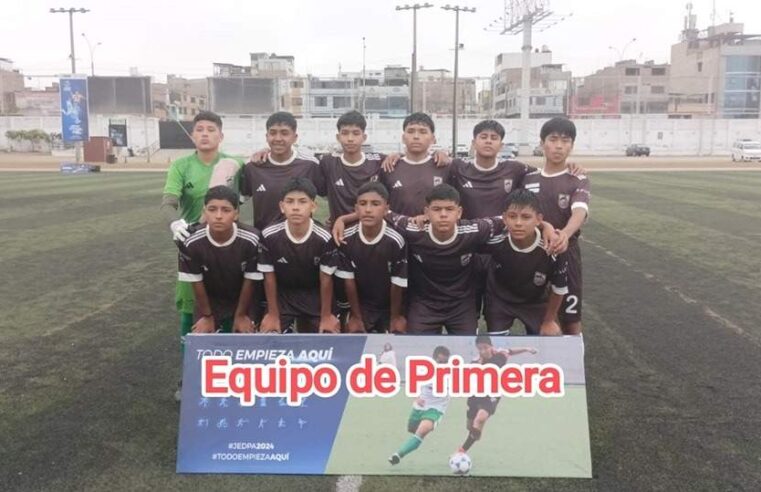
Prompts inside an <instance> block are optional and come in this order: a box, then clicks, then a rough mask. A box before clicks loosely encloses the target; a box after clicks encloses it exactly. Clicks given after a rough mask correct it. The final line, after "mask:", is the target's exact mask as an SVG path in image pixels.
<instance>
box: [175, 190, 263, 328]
mask: <svg viewBox="0 0 761 492" xmlns="http://www.w3.org/2000/svg"><path fill="white" fill-rule="evenodd" d="M239 206H240V200H239V197H238V194H237V193H236V192H235V191H233V190H232V189H231V188H230V187H228V186H225V185H220V186H215V187H213V188H210V189H209V191H208V192H207V193H206V196H205V198H204V210H203V216H204V219H205V220H204V222H203V223H196V224H192V225H191V226H190V227H189V228H188V231H189V232H190V235H189V236H188V237H187V239H185V240H184V241H178V242H177V246H178V248H179V249H180V255H179V258H180V260H179V272H178V279H179V281H180V282H186V283H189V284H190V285H191V286H192V289H193V293H194V295H195V316H194V318H195V323H194V324H193V326H192V331H193V333H215V332H217V331H222V332H225V333H231V332H236V333H252V332H253V331H254V325H253V322H252V321H251V318H250V317H249V310H250V307H251V299H252V294H253V283H254V282H255V281H260V280H262V278H263V277H262V274H261V273H260V272H259V271H258V270H257V258H258V249H259V231H257V230H256V229H254V228H253V227H248V226H246V225H243V224H240V223H238V216H239V214H238V207H239Z"/></svg>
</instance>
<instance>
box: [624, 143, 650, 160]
mask: <svg viewBox="0 0 761 492" xmlns="http://www.w3.org/2000/svg"><path fill="white" fill-rule="evenodd" d="M641 155H644V156H649V155H650V147H648V146H647V145H643V144H632V145H629V146H628V147H626V156H627V157H631V156H635V157H639V156H641Z"/></svg>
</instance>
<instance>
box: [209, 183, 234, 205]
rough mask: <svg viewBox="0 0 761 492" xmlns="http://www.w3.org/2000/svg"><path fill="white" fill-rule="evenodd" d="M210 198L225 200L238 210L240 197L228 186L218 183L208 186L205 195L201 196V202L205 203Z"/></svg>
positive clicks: (210, 199)
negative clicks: (217, 184)
mask: <svg viewBox="0 0 761 492" xmlns="http://www.w3.org/2000/svg"><path fill="white" fill-rule="evenodd" d="M212 200H227V201H228V202H230V205H232V206H233V208H234V209H235V210H238V207H239V206H240V197H239V196H238V194H237V193H236V192H235V190H233V189H232V188H230V187H229V186H225V185H219V186H214V187H212V188H209V191H207V192H206V196H204V198H203V204H204V205H206V204H208V203H209V202H210V201H212Z"/></svg>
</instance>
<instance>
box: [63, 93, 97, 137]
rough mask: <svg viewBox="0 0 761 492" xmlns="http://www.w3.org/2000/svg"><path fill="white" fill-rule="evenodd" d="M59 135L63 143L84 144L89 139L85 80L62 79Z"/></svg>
mask: <svg viewBox="0 0 761 492" xmlns="http://www.w3.org/2000/svg"><path fill="white" fill-rule="evenodd" d="M60 90H61V134H62V135H63V141H64V142H84V141H87V140H88V139H89V138H90V134H89V128H88V117H89V114H88V110H87V79H85V78H62V79H61V80H60Z"/></svg>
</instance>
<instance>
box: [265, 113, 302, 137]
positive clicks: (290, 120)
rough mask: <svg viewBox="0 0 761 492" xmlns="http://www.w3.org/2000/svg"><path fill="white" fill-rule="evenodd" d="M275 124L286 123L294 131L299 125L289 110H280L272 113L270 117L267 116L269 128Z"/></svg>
mask: <svg viewBox="0 0 761 492" xmlns="http://www.w3.org/2000/svg"><path fill="white" fill-rule="evenodd" d="M275 125H285V126H287V127H288V128H290V129H291V130H293V131H294V132H295V131H296V127H297V126H298V124H297V123H296V118H294V117H293V115H292V114H291V113H289V112H288V111H278V112H277V113H272V114H271V115H270V117H269V118H267V124H266V127H267V130H269V129H270V128H272V127H273V126H275Z"/></svg>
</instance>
